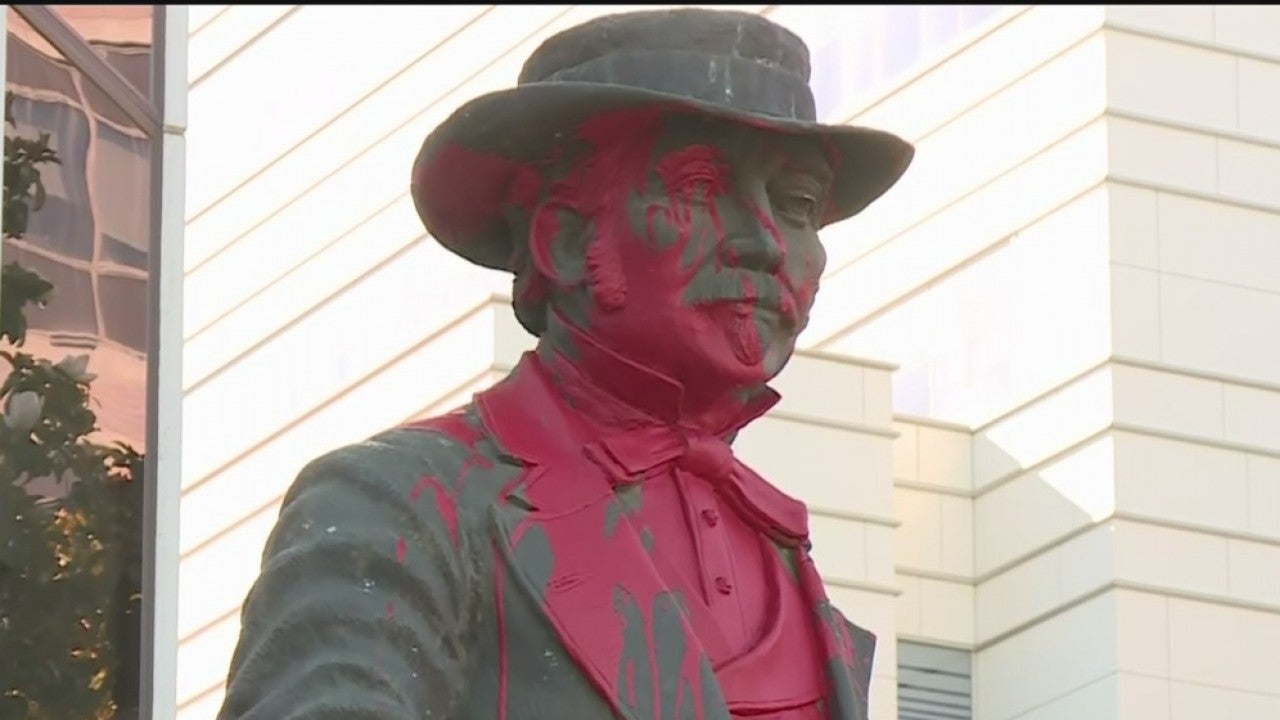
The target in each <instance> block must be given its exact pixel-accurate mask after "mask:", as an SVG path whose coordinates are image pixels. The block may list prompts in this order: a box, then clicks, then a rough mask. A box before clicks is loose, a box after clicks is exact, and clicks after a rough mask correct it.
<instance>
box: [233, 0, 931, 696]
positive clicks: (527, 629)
mask: <svg viewBox="0 0 1280 720" xmlns="http://www.w3.org/2000/svg"><path fill="white" fill-rule="evenodd" d="M808 77H809V60H808V50H807V48H806V47H805V46H804V44H803V43H802V42H801V41H800V40H799V38H797V37H796V36H795V35H793V34H792V33H790V32H788V31H787V30H785V29H783V28H781V27H779V26H777V25H775V24H773V23H771V22H770V21H768V20H767V19H765V18H763V17H761V16H757V15H751V14H744V13H738V12H725V11H707V10H695V9H684V10H672V11H666V10H664V11H646V12H637V13H627V14H621V15H612V16H606V17H602V18H599V19H596V20H593V21H590V22H587V23H585V24H583V25H580V26H578V27H574V28H571V29H569V30H566V31H564V32H562V33H560V34H558V35H556V36H554V37H552V38H550V39H549V40H547V41H546V42H545V43H544V44H543V45H542V46H541V47H539V48H538V49H537V50H536V51H535V52H534V53H533V55H532V56H531V57H530V58H529V60H528V62H527V63H526V64H525V66H524V70H523V72H522V73H521V76H520V81H519V85H518V86H517V87H516V88H513V89H510V90H505V91H501V92H496V93H492V94H489V95H485V96H483V97H480V98H478V99H476V100H473V101H471V102H470V103H468V104H467V105H465V106H463V107H462V108H461V109H460V110H458V111H457V112H456V113H455V114H454V115H453V116H452V117H451V118H450V119H449V120H447V121H446V122H445V123H444V124H443V125H441V126H440V127H439V128H437V129H436V130H435V131H434V132H433V133H432V134H431V135H430V136H429V137H428V138H427V139H426V142H425V143H424V145H423V147H422V151H421V153H420V154H419V156H418V160H417V163H416V165H415V167H414V171H413V183H412V188H413V195H414V198H415V200H416V203H417V207H418V211H419V214H420V215H421V217H422V220H423V222H424V224H425V225H426V227H427V229H428V230H429V231H430V232H431V234H432V236H433V237H435V238H436V239H437V240H438V241H439V242H441V243H443V244H444V245H445V246H447V247H448V248H449V249H450V250H452V251H454V252H455V253H457V254H459V255H461V256H462V257H464V258H466V259H468V260H470V261H472V262H475V263H478V264H480V265H484V266H486V267H490V268H501V269H504V270H508V271H510V272H512V273H513V274H514V275H515V283H514V289H515V290H514V305H515V310H516V314H517V316H518V318H519V320H520V322H521V324H523V325H524V327H525V328H526V329H528V330H529V331H530V332H531V333H533V334H534V335H536V336H538V338H539V341H538V346H537V350H536V351H534V352H530V353H527V354H526V355H525V356H524V357H523V359H522V360H521V362H520V363H519V365H518V367H517V368H516V369H515V370H514V371H513V372H512V373H511V374H510V376H508V377H507V378H506V379H505V380H503V381H502V382H500V383H499V384H498V385H496V386H495V387H493V388H492V389H490V390H487V391H484V392H481V393H478V394H477V395H476V396H475V398H474V400H473V402H472V403H469V404H468V405H466V406H464V407H462V408H460V409H458V410H457V411H455V412H452V413H449V414H447V415H444V416H442V417H438V418H434V419H431V420H427V421H423V422H418V423H414V424H412V425H409V426H406V427H401V428H397V429H394V430H391V431H388V432H385V433H382V434H380V435H378V436H376V437H374V438H372V439H370V440H367V441H365V442H362V443H358V444H355V445H352V446H349V447H346V448H342V449H340V450H337V451H334V452H331V453H329V454H327V455H325V456H323V457H321V458H320V459H318V460H315V461H314V462H312V463H311V464H309V465H308V466H307V467H306V468H305V469H304V470H303V471H302V473H301V475H300V476H299V478H298V479H297V481H296V482H295V484H294V485H293V487H292V489H291V490H290V491H289V493H288V495H287V497H286V498H285V501H284V506H283V509H282V510H281V514H280V518H279V522H278V524H277V526H276V529H275V531H274V533H273V534H272V536H271V538H270V541H269V543H268V546H267V549H266V552H265V555H264V559H263V566H262V574H261V576H260V577H259V579H258V581H257V583H256V584H255V586H254V588H253V590H252V591H251V592H250V594H249V597H248V599H247V601H246V603H245V607H244V611H243V630H242V634H241V638H240V644H239V647H238V648H237V650H236V653H235V657H234V659H233V661H232V666H231V675H230V679H229V682H228V689H227V696H226V700H225V704H224V706H223V708H222V713H221V716H220V717H221V718H222V720H285V719H288V718H297V719H299V720H318V719H319V718H344V719H346V718H385V719H388V720H390V719H392V718H395V719H397V720H398V719H401V718H403V719H404V720H409V719H410V718H412V719H414V720H417V719H419V718H484V719H486V720H488V719H489V718H509V719H510V720H553V719H554V720H560V719H561V718H629V719H636V720H639V719H644V720H660V719H661V720H675V719H680V720H694V719H695V718H697V719H702V720H728V719H729V718H737V717H752V718H759V719H763V718H772V719H775V720H807V719H811V718H865V717H866V715H867V684H868V679H869V677H870V673H871V657H872V649H873V644H874V637H873V636H872V635H871V634H870V633H869V632H867V631H866V630H863V629H861V628H858V627H857V626H855V625H853V624H851V623H849V622H848V621H847V620H845V618H844V617H843V616H842V615H841V614H840V613H839V611H837V610H836V609H835V608H834V607H832V606H831V604H830V603H829V602H828V600H827V597H826V594H825V592H824V590H823V586H822V582H821V580H820V578H819V575H818V572H817V570H816V569H815V568H814V565H813V561H812V560H811V559H810V556H809V548H810V545H809V542H808V537H807V535H808V533H807V511H806V509H805V507H804V505H803V504H802V503H800V502H799V501H797V500H795V499H793V498H790V497H788V496H787V495H785V494H784V493H782V492H781V491H779V490H778V489H776V488H775V487H773V486H772V485H770V484H769V483H768V482H767V481H765V480H764V479H763V478H761V477H759V476H758V475H757V474H756V473H754V472H753V471H752V470H751V469H750V468H748V467H746V466H745V465H743V464H742V463H740V462H738V461H737V460H736V459H735V458H734V456H733V452H732V450H731V449H730V446H729V442H730V441H731V440H732V439H733V437H734V435H735V434H736V433H737V431H738V430H739V429H740V428H742V427H743V426H744V425H746V424H747V423H748V422H750V421H751V420H753V419H755V418H757V417H759V416H760V415H761V414H763V413H764V412H765V411H766V410H768V408H769V407H770V406H772V405H773V404H774V403H775V402H776V401H777V395H776V394H775V393H774V392H773V391H772V390H771V389H769V387H768V386H767V385H766V382H767V381H768V380H769V379H771V378H772V377H774V376H775V375H776V374H777V373H778V372H779V371H780V370H781V369H782V367H783V365H785V363H786V362H787V360H788V358H789V357H790V355H791V353H792V351H793V349H794V345H795V341H796V337H797V336H798V335H799V333H800V331H801V330H802V329H803V328H804V326H805V323H806V322H807V318H808V314H809V310H810V308H811V306H812V304H813V301H814V296H815V293H816V292H817V289H818V280H819V278H820V276H821V274H822V270H823V267H824V264H825V256H824V253H823V250H822V246H821V244H820V243H819V241H818V230H819V229H820V228H821V227H823V226H824V225H827V224H829V223H832V222H835V221H838V220H841V219H844V218H847V217H850V216H851V215H853V214H855V213H857V212H858V211H860V210H861V209H862V208H864V207H865V206H866V205H867V204H869V203H870V202H872V201H873V200H874V199H875V198H877V197H878V196H880V195H881V194H882V193H883V192H884V191H885V190H887V189H888V188H889V187H890V186H891V185H893V183H894V182H896V180H897V179H898V178H899V176H900V175H901V174H902V173H903V172H904V171H905V169H906V167H907V165H908V164H909V163H910V160H911V157H912V149H911V147H910V146H909V145H907V144H906V143H905V142H903V141H902V140H900V139H898V138H897V137H894V136H893V135H890V134H887V133H883V132H879V131H875V130H870V129H866V128H857V127H846V126H834V127H833V126H826V125H822V124H819V123H817V122H815V120H814V118H815V114H814V103H813V98H812V95H811V94H810V90H809V87H808V84H807V83H808Z"/></svg>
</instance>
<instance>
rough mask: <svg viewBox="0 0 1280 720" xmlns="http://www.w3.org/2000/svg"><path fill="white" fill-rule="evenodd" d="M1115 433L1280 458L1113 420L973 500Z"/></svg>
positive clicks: (1276, 452) (1271, 451) (1273, 452)
mask: <svg viewBox="0 0 1280 720" xmlns="http://www.w3.org/2000/svg"><path fill="white" fill-rule="evenodd" d="M1113 408H1114V406H1113ZM1114 432H1127V433H1133V434H1135V435H1146V436H1149V437H1155V438H1161V439H1164V440H1175V441H1178V442H1183V443H1187V444H1189V445H1199V446H1202V447H1210V448H1214V449H1219V450H1232V451H1237V452H1243V453H1246V454H1249V455H1262V456H1265V457H1273V458H1280V449H1277V448H1266V447H1261V446H1257V445H1248V444H1245V443H1238V442H1232V441H1228V440H1216V439H1211V438H1205V437H1199V436H1196V435H1188V434H1184V433H1178V432H1173V431H1170V430H1161V429H1159V428H1150V427H1144V426H1142V425H1135V424H1132V423H1126V422H1118V421H1116V420H1114V418H1113V419H1112V421H1111V422H1110V424H1109V425H1107V427H1104V428H1101V429H1100V430H1098V431H1097V432H1094V433H1091V434H1089V435H1087V436H1085V437H1083V438H1081V439H1079V440H1077V441H1075V442H1073V443H1072V444H1071V445H1069V446H1067V447H1065V448H1063V449H1061V450H1058V451H1057V452H1055V453H1054V454H1053V455H1051V456H1049V457H1047V458H1044V459H1042V460H1038V461H1036V462H1034V463H1032V464H1030V465H1028V466H1026V467H1025V468H1022V469H1019V470H1015V471H1013V472H1009V473H1005V474H1004V475H1001V476H999V477H997V478H996V479H994V480H992V481H991V482H988V483H986V484H984V485H982V486H981V487H979V488H977V489H975V490H974V491H973V493H972V495H971V496H970V497H972V498H973V499H974V500H977V499H979V498H981V497H982V496H984V495H987V494H989V493H990V492H991V491H992V490H995V489H997V488H999V487H1001V486H1004V485H1007V484H1009V483H1011V482H1013V481H1014V480H1017V479H1019V478H1021V477H1023V476H1024V475H1028V474H1031V473H1034V472H1037V471H1039V470H1041V469H1043V468H1044V467H1045V466H1046V465H1049V464H1051V463H1053V462H1056V461H1058V460H1060V459H1062V458H1063V457H1064V456H1066V455H1068V454H1070V453H1072V452H1074V451H1076V450H1078V449H1080V448H1081V447H1083V446H1085V445H1087V444H1089V443H1091V442H1093V441H1094V440H1097V439H1098V438H1100V437H1102V436H1103V435H1106V434H1108V433H1114ZM955 494H956V495H959V493H955Z"/></svg>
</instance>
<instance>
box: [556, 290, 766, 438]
mask: <svg viewBox="0 0 1280 720" xmlns="http://www.w3.org/2000/svg"><path fill="white" fill-rule="evenodd" d="M543 337H544V342H543V343H540V344H539V348H538V356H539V359H540V361H541V364H542V365H543V367H544V368H545V369H546V370H547V371H548V373H549V374H550V375H551V376H552V378H553V379H554V381H555V382H556V384H557V386H558V387H559V389H560V390H561V391H562V392H563V393H564V394H565V395H566V399H567V400H568V401H569V402H570V403H571V404H572V405H573V406H574V409H576V410H578V411H580V412H583V413H584V414H586V415H588V416H589V417H590V418H591V419H592V420H593V421H595V422H598V423H601V424H603V425H605V426H612V427H618V426H623V427H631V426H635V425H637V424H645V423H646V422H649V423H652V422H654V421H657V422H660V423H662V424H666V425H671V426H676V427H680V428H682V429H684V430H686V431H690V430H692V431H694V432H695V433H697V434H706V435H711V436H714V437H719V438H722V439H727V440H731V439H732V437H733V436H734V435H735V434H736V433H737V432H738V431H739V430H741V429H742V428H743V427H745V426H746V425H747V424H748V423H750V422H751V421H753V420H755V419H756V418H759V417H760V416H761V415H764V414H765V413H766V412H768V411H769V409H770V408H772V407H773V406H774V405H776V404H777V403H778V401H779V400H780V399H781V396H780V395H778V393H777V392H776V391H774V390H773V389H772V388H770V387H768V386H767V385H761V386H760V387H759V388H757V389H755V390H754V391H752V392H751V393H750V394H749V395H748V396H747V398H746V399H745V400H739V399H737V398H728V399H727V400H726V402H725V403H724V406H723V407H719V408H715V409H713V411H712V412H710V413H705V414H704V416H703V418H702V419H701V420H700V422H699V423H698V424H697V425H698V426H696V427H695V426H694V425H693V423H692V422H691V419H690V418H689V416H688V413H687V408H685V406H684V386H683V385H682V384H681V383H680V382H679V381H677V380H675V379H674V378H671V377H669V376H667V375H665V374H663V373H660V372H658V371H656V370H652V369H650V368H647V367H645V366H643V365H640V364H639V363H637V362H635V361H633V360H630V359H628V358H626V357H623V356H622V355H620V354H618V353H616V352H614V351H613V350H611V349H609V348H608V347H606V346H604V345H603V344H601V343H600V342H599V341H598V340H596V339H595V338H593V337H592V336H591V335H590V334H589V333H587V332H586V331H584V330H582V329H581V328H578V327H576V326H574V325H573V324H572V323H570V322H569V321H568V320H566V319H564V318H563V317H562V316H560V315H559V314H557V313H555V312H554V311H553V312H552V313H551V318H550V321H549V322H548V328H547V332H546V333H544V336H543ZM545 340H549V341H550V342H546V341H545ZM566 341H567V343H566ZM566 345H567V346H568V347H567V348H566V349H565V350H563V351H561V350H558V349H556V348H559V347H565V346H566ZM568 353H572V357H570V356H569V354H568Z"/></svg>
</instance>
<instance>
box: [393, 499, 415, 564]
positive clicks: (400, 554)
mask: <svg viewBox="0 0 1280 720" xmlns="http://www.w3.org/2000/svg"><path fill="white" fill-rule="evenodd" d="M413 499H414V500H416V498H413ZM408 554H409V543H408V541H406V540H405V538H404V536H403V535H401V536H400V537H398V538H396V562H398V563H400V564H401V565H403V564H404V559H405V556H406V555H408Z"/></svg>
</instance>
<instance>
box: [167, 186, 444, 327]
mask: <svg viewBox="0 0 1280 720" xmlns="http://www.w3.org/2000/svg"><path fill="white" fill-rule="evenodd" d="M408 194H409V193H407V192H406V193H404V194H403V195H399V196H397V197H396V198H395V199H393V200H391V201H389V202H388V203H387V204H385V205H383V206H381V207H379V208H378V209H376V210H374V211H373V212H370V213H369V214H368V215H365V216H364V217H363V218H361V219H359V220H357V221H356V222H354V223H352V224H351V226H350V227H348V228H347V229H345V230H343V231H342V232H340V233H338V234H337V235H335V236H334V237H333V239H332V240H329V241H328V242H326V243H325V244H324V245H322V246H321V247H319V248H316V250H315V252H312V253H310V254H308V255H307V256H306V257H304V258H302V259H300V260H298V262H296V263H294V264H293V265H291V266H289V267H288V268H287V269H285V270H284V271H283V272H280V273H278V274H277V275H276V276H275V277H273V278H271V279H270V280H269V281H268V282H266V283H264V284H262V285H260V286H259V287H258V288H257V289H255V290H253V291H252V292H250V293H249V294H248V295H245V296H244V297H242V298H240V299H239V300H236V301H235V302H234V303H233V304H232V305H231V306H230V307H228V308H227V309H226V310H223V311H222V312H220V313H218V315H217V316H215V317H213V318H212V319H210V320H208V321H206V322H205V323H204V324H203V325H201V326H200V327H198V328H196V329H195V331H194V332H192V333H191V334H190V335H187V336H186V337H184V338H183V342H184V343H185V342H189V341H191V340H195V339H196V338H198V337H200V336H201V335H203V334H204V333H205V332H206V331H207V330H209V329H210V328H212V327H213V326H214V325H217V324H218V323H219V322H222V321H223V320H225V319H226V318H227V317H228V316H230V315H231V314H232V313H234V312H235V311H237V310H239V309H240V308H242V307H244V306H245V305H248V304H249V303H250V302H253V300H255V299H256V298H258V297H260V296H261V295H263V294H264V293H266V292H267V290H268V289H270V288H271V286H273V285H275V284H276V283H278V282H280V281H281V280H284V279H285V278H287V277H289V276H290V275H292V274H293V273H295V272H297V271H298V270H300V269H301V268H302V267H303V266H304V265H306V264H307V263H310V262H311V261H312V260H315V259H316V258H318V257H320V256H321V255H322V254H324V252H325V251H326V250H328V249H330V248H332V247H333V246H335V245H337V244H338V243H340V242H342V241H343V240H345V239H347V238H348V237H350V236H351V234H352V233H354V232H356V231H357V230H359V229H360V228H362V227H364V225H365V223H368V222H369V221H370V220H371V219H373V218H375V217H377V216H378V215H380V214H382V213H384V212H386V211H388V210H390V209H391V208H393V207H395V205H396V203H399V202H401V201H402V200H404V198H405V197H406V196H407V195H408ZM424 237H426V231H425V230H423V231H421V232H420V233H419V234H418V236H417V237H415V238H414V239H412V240H410V241H409V242H408V243H407V244H408V245H414V244H416V243H417V242H418V241H419V240H421V239H423V238H424ZM349 285H350V283H348V285H347V286H349ZM344 287H346V286H344ZM301 315H305V311H303V312H300V313H299V315H298V316H301ZM298 316H295V318H296V317H298Z"/></svg>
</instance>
